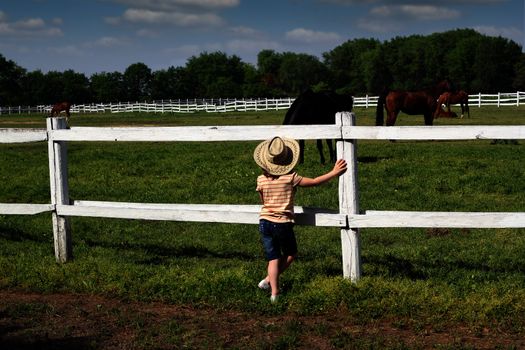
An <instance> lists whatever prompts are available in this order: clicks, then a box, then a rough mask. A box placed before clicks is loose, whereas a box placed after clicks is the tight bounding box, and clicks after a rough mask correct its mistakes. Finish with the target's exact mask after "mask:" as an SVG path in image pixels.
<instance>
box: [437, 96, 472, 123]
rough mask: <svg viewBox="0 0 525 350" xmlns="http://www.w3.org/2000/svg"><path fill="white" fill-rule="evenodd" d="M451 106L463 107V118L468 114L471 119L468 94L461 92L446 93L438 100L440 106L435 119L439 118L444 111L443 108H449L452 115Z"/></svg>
mask: <svg viewBox="0 0 525 350" xmlns="http://www.w3.org/2000/svg"><path fill="white" fill-rule="evenodd" d="M451 104H459V105H460V106H461V117H460V118H463V116H464V115H465V112H467V117H468V118H470V109H469V106H468V94H467V93H466V92H465V91H463V90H460V91H458V92H444V93H443V94H441V95H440V96H439V99H438V106H437V109H436V113H435V114H434V117H435V118H437V117H438V116H439V115H440V114H441V113H442V111H443V109H442V106H443V105H444V106H446V107H447V111H448V113H450V105H451Z"/></svg>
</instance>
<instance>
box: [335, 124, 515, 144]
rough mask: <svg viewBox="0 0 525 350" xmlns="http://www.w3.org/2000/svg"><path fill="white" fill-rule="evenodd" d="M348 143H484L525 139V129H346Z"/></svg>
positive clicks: (480, 127) (479, 127)
mask: <svg viewBox="0 0 525 350" xmlns="http://www.w3.org/2000/svg"><path fill="white" fill-rule="evenodd" d="M342 133H343V138H345V139H373V140H482V139H489V140H491V139H525V125H456V126H431V127H429V126H343V131H342Z"/></svg>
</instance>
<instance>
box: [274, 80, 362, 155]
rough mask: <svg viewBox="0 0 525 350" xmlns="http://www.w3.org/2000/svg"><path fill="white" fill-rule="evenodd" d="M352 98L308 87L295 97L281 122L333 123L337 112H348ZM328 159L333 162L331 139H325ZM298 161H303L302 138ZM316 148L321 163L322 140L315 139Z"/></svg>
mask: <svg viewBox="0 0 525 350" xmlns="http://www.w3.org/2000/svg"><path fill="white" fill-rule="evenodd" d="M353 105H354V99H353V97H352V96H350V95H340V94H336V93H334V92H313V91H312V90H310V89H308V90H306V91H305V92H303V93H302V94H300V95H299V97H297V98H296V99H295V101H294V102H293V103H292V105H291V106H290V109H288V111H287V112H286V116H285V117H284V121H283V124H285V125H309V124H335V114H336V113H337V112H350V111H352V107H353ZM326 144H327V146H328V151H329V152H330V161H331V162H332V163H333V162H335V151H334V147H333V145H332V140H326ZM299 146H300V154H299V162H300V163H303V162H304V140H299ZM317 149H318V150H319V156H320V159H321V164H324V163H325V158H324V155H323V141H322V140H317Z"/></svg>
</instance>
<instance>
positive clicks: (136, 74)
mask: <svg viewBox="0 0 525 350" xmlns="http://www.w3.org/2000/svg"><path fill="white" fill-rule="evenodd" d="M151 76H152V75H151V69H150V68H149V67H148V66H147V65H145V64H144V63H142V62H139V63H134V64H132V65H130V66H129V67H128V68H126V70H125V72H124V76H123V81H124V89H125V92H126V97H127V100H129V101H144V100H147V99H149V98H150V92H151V90H150V88H151Z"/></svg>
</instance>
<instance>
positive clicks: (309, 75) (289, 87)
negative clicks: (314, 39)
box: [279, 52, 327, 95]
mask: <svg viewBox="0 0 525 350" xmlns="http://www.w3.org/2000/svg"><path fill="white" fill-rule="evenodd" d="M326 78H327V70H326V68H325V66H324V65H323V64H322V63H321V62H320V61H319V59H318V58H317V57H315V56H312V55H307V54H296V53H292V52H286V53H283V55H282V60H281V66H280V67H279V81H281V82H282V86H283V90H284V91H285V92H286V93H287V94H288V95H298V94H300V93H301V92H302V91H304V90H306V89H308V88H311V87H312V86H314V85H318V84H320V83H321V82H323V81H325V80H326Z"/></svg>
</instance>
